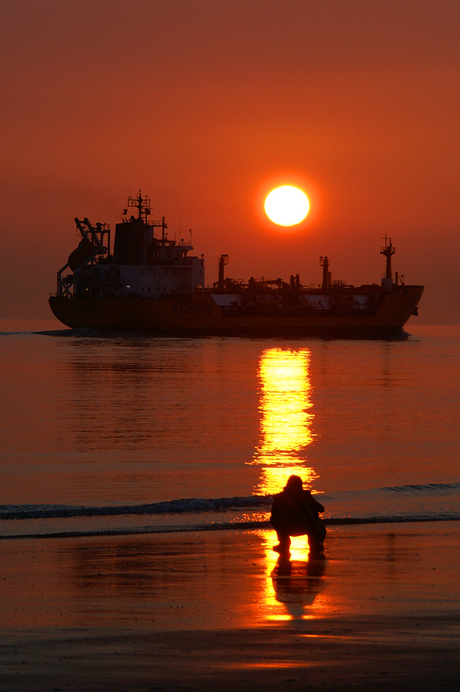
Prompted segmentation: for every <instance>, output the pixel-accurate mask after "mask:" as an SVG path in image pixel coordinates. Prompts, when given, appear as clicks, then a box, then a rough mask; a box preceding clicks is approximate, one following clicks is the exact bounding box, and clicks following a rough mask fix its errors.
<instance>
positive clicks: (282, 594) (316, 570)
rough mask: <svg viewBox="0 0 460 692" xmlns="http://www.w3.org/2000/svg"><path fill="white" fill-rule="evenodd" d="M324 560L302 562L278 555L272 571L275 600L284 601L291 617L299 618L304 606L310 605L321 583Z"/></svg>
mask: <svg viewBox="0 0 460 692" xmlns="http://www.w3.org/2000/svg"><path fill="white" fill-rule="evenodd" d="M325 569H326V563H325V561H324V560H309V561H308V562H303V561H299V560H290V559H289V557H288V556H285V555H280V557H279V558H278V561H277V563H276V566H275V568H274V570H273V572H272V581H273V588H274V591H275V597H276V600H277V601H279V602H280V603H284V605H285V606H286V609H287V611H288V613H289V614H290V615H291V617H292V618H301V617H302V615H303V612H304V608H306V607H308V606H311V605H312V604H313V602H314V600H315V598H316V596H317V595H318V594H319V593H320V591H321V589H322V587H323V585H322V580H321V577H322V576H323V574H324V571H325Z"/></svg>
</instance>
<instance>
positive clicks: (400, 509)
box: [0, 324, 460, 537]
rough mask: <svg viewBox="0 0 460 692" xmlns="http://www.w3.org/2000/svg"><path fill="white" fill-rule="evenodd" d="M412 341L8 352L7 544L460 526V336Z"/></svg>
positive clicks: (4, 423) (148, 344)
mask: <svg viewBox="0 0 460 692" xmlns="http://www.w3.org/2000/svg"><path fill="white" fill-rule="evenodd" d="M409 331H410V332H411V334H412V336H411V337H409V338H408V339H406V340H404V341H393V342H383V341H322V340H282V339H279V340H278V339H277V340H250V339H223V338H210V339H187V340H185V339H184V340H182V339H167V338H161V339H160V338H151V337H145V336H122V335H119V336H109V337H108V336H101V335H98V334H96V333H90V332H85V331H75V330H63V331H53V332H42V333H36V332H3V333H1V335H0V370H1V395H0V397H1V400H0V407H1V416H0V429H1V442H2V444H1V449H0V537H10V536H35V535H43V534H46V535H49V534H70V535H74V534H76V535H82V534H83V535H85V534H92V533H94V534H100V533H104V532H115V533H118V532H119V533H123V532H133V531H145V532H154V531H159V530H162V531H164V530H168V531H177V530H181V529H184V528H188V529H190V528H193V529H195V530H202V529H204V528H209V526H210V525H214V526H222V525H228V524H229V523H238V524H241V525H243V526H244V525H247V526H253V525H256V523H257V522H263V521H266V520H267V518H268V516H269V512H270V497H271V496H272V495H273V493H276V492H278V491H279V490H280V489H281V488H282V487H283V485H284V483H285V481H286V479H287V478H288V476H289V475H290V474H291V473H297V474H299V475H301V476H302V478H303V479H304V481H305V484H306V486H307V487H309V488H310V489H311V490H312V491H313V492H314V493H318V494H321V496H322V497H321V498H320V499H321V502H323V504H324V505H325V507H326V514H325V516H326V518H329V519H330V520H332V521H337V520H340V519H343V518H350V520H352V521H360V520H363V519H364V520H380V521H398V520H399V521H400V520H411V521H413V520H417V521H420V520H426V519H431V520H437V519H443V518H456V519H458V518H460V503H459V500H460V465H459V447H460V445H459V443H460V427H459V423H458V421H459V420H460V397H459V384H460V327H457V326H455V327H453V326H446V327H440V326H436V327H427V326H418V325H417V326H412V324H411V325H410V327H409Z"/></svg>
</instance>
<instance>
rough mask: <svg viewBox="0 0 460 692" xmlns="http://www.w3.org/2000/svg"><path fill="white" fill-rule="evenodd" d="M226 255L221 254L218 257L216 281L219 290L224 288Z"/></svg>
mask: <svg viewBox="0 0 460 692" xmlns="http://www.w3.org/2000/svg"><path fill="white" fill-rule="evenodd" d="M228 262H229V260H228V255H221V256H220V257H219V280H218V282H217V288H218V290H219V291H223V290H224V283H225V277H224V267H225V265H226V264H228Z"/></svg>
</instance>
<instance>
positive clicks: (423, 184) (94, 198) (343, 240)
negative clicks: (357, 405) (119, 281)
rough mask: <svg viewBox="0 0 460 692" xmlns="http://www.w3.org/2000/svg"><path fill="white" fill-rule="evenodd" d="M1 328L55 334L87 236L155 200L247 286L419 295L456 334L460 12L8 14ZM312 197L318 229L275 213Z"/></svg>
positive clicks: (7, 8)
mask: <svg viewBox="0 0 460 692" xmlns="http://www.w3.org/2000/svg"><path fill="white" fill-rule="evenodd" d="M0 17H1V21H0V53H1V61H0V74H1V106H2V109H1V113H2V115H1V122H2V136H1V148H2V156H1V161H2V166H1V176H2V183H1V202H2V221H1V224H2V237H3V251H2V253H1V255H0V258H1V259H0V261H1V267H0V271H1V293H0V295H1V299H0V318H1V317H39V318H42V317H48V316H50V315H51V313H50V312H49V308H48V304H47V298H48V294H49V293H50V292H52V291H54V290H55V285H56V272H57V270H58V269H60V268H61V267H62V266H63V265H64V264H65V263H66V261H67V257H68V255H69V253H70V252H71V251H72V250H73V249H74V248H75V246H76V241H77V238H76V234H75V224H74V217H75V216H77V217H79V218H83V217H84V216H87V217H88V218H89V219H90V220H91V221H92V222H94V223H95V222H97V221H101V222H108V223H110V224H111V225H112V228H113V227H114V225H115V223H116V222H117V221H118V220H119V218H120V214H121V211H122V209H123V208H124V207H125V206H126V198H127V196H128V195H129V194H130V193H132V194H136V193H137V192H138V190H139V189H140V188H141V189H142V192H143V193H144V194H148V195H150V196H151V199H152V213H153V217H154V218H160V217H161V216H163V215H164V216H166V218H167V221H168V224H169V234H170V237H174V236H176V237H177V239H179V238H180V237H184V236H185V237H186V238H188V229H189V228H193V238H192V241H193V245H194V247H195V252H196V254H198V255H201V254H202V253H204V255H205V257H206V272H207V275H206V279H207V282H208V283H212V281H215V280H216V278H217V257H218V256H219V255H220V254H221V253H227V254H229V256H230V265H229V266H228V268H227V274H228V275H229V276H232V277H234V278H237V279H248V278H249V276H251V275H253V276H255V277H261V276H265V277H266V278H277V277H282V278H284V279H289V276H290V274H297V273H299V274H300V278H301V281H303V282H305V283H311V282H319V281H320V280H321V268H320V266H319V256H320V255H328V256H329V258H330V265H331V266H330V268H331V272H332V276H333V278H336V279H343V280H345V281H347V282H349V283H361V282H363V283H370V282H372V281H376V282H379V281H380V278H381V275H382V271H383V269H384V258H383V257H381V256H380V255H379V250H380V246H381V242H382V241H381V238H382V236H383V235H384V234H385V233H388V235H390V236H391V237H392V239H393V243H394V245H395V246H396V255H395V259H394V268H395V269H396V270H397V271H399V272H400V273H402V274H404V276H405V280H406V283H423V284H425V286H426V293H425V296H424V297H423V299H422V303H421V306H420V311H419V312H420V316H419V318H417V319H418V320H419V321H420V322H428V323H429V322H456V323H459V322H460V280H459V261H460V260H459V257H460V241H459V219H460V202H459V182H460V180H459V178H460V176H459V165H460V156H459V154H460V128H459V123H460V84H459V82H460V41H459V31H460V2H459V1H458V0H314V1H311V0H283V1H281V0H0ZM286 182H292V183H299V184H301V185H302V186H303V188H304V189H305V191H306V192H307V194H308V195H309V197H310V200H311V213H310V215H309V217H307V221H306V222H304V223H302V224H301V225H300V226H298V227H296V230H295V231H292V230H291V231H286V230H284V231H283V230H280V228H279V227H277V226H274V225H273V224H272V223H271V222H270V221H268V219H267V218H266V217H265V215H264V214H263V199H264V195H265V194H266V193H267V192H268V191H269V190H270V189H271V187H273V186H274V185H277V184H282V183H286Z"/></svg>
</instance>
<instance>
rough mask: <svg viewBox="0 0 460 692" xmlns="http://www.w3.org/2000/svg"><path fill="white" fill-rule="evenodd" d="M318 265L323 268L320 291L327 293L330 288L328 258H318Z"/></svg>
mask: <svg viewBox="0 0 460 692" xmlns="http://www.w3.org/2000/svg"><path fill="white" fill-rule="evenodd" d="M319 263H320V265H321V266H322V268H323V283H322V286H321V290H322V291H327V290H328V289H329V288H330V287H331V273H330V271H329V258H328V257H320V258H319Z"/></svg>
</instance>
